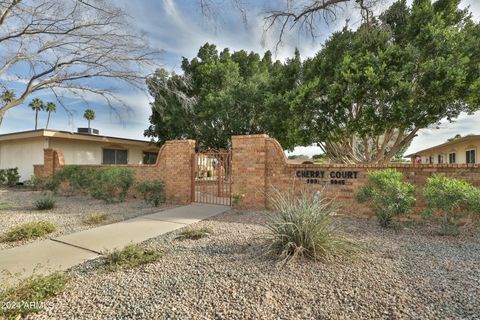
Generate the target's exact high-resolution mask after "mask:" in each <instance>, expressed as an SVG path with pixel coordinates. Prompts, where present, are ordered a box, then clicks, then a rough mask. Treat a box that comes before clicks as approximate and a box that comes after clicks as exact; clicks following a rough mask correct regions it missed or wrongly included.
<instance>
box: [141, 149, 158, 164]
mask: <svg viewBox="0 0 480 320" xmlns="http://www.w3.org/2000/svg"><path fill="white" fill-rule="evenodd" d="M157 155H158V152H148V151H144V152H143V164H155V163H157Z"/></svg>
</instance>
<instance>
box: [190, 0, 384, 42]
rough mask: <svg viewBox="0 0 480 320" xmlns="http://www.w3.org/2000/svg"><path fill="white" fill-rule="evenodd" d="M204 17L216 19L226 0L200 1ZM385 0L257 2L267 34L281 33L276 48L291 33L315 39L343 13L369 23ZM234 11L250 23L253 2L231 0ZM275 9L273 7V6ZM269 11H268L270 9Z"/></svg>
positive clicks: (250, 0)
mask: <svg viewBox="0 0 480 320" xmlns="http://www.w3.org/2000/svg"><path fill="white" fill-rule="evenodd" d="M197 1H198V3H199V6H200V9H201V11H202V13H203V15H204V16H205V17H207V18H213V19H215V18H216V17H217V16H219V15H220V14H218V13H217V11H218V10H219V9H220V8H222V7H225V6H226V3H225V1H224V0H197ZM381 1H382V0H283V1H273V2H271V1H263V2H262V1H255V6H257V7H258V6H261V3H263V4H264V7H265V8H266V9H264V11H263V18H264V22H265V24H264V29H265V32H278V38H277V43H276V47H277V48H278V46H279V44H280V43H281V42H282V40H283V37H284V35H285V33H286V32H287V31H291V30H292V29H298V30H304V31H306V32H307V33H309V34H310V35H311V36H312V37H315V36H316V35H317V30H316V29H317V26H318V25H319V23H320V22H327V23H330V22H333V21H335V20H336V18H337V15H338V14H339V12H341V11H343V10H345V9H353V10H355V11H357V12H359V14H360V15H361V17H362V20H363V22H366V23H368V22H369V21H370V20H371V18H372V17H373V10H374V8H375V6H376V5H377V3H379V2H381ZM229 4H230V5H231V7H232V8H234V9H237V10H238V11H239V12H240V14H241V16H242V18H243V20H244V21H245V22H247V13H248V11H249V8H251V7H252V5H253V4H254V1H253V0H230V2H229ZM272 6H273V7H272ZM267 8H268V9H267Z"/></svg>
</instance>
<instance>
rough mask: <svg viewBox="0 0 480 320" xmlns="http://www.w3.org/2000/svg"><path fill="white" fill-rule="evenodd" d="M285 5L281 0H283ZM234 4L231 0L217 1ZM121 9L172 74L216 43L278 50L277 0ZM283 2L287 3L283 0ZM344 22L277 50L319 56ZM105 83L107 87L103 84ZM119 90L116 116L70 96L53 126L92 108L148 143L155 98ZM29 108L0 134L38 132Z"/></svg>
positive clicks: (156, 3) (447, 128)
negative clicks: (271, 17)
mask: <svg viewBox="0 0 480 320" xmlns="http://www.w3.org/2000/svg"><path fill="white" fill-rule="evenodd" d="M278 1H280V0H278ZM216 2H220V3H227V4H228V3H229V1H228V0H222V1H218V0H217V1H216ZM115 3H116V4H117V5H119V6H121V7H123V8H124V9H125V10H126V12H127V13H128V14H129V15H130V16H131V18H132V25H133V26H134V27H135V28H138V29H139V30H140V31H143V32H146V34H147V37H148V38H149V40H150V42H151V44H152V45H153V46H154V47H156V48H158V49H162V50H163V54H162V61H161V63H162V65H161V67H164V68H166V69H168V70H171V71H173V70H175V71H179V70H180V62H181V57H182V56H185V57H187V58H189V59H191V58H193V57H194V56H195V55H196V53H197V51H198V48H199V47H200V46H201V45H203V44H204V43H205V42H210V43H214V44H216V45H217V47H218V48H221V49H222V48H224V47H229V48H231V49H232V50H240V49H244V50H248V51H251V50H252V51H256V52H264V51H266V50H269V49H270V50H272V51H273V50H274V47H275V43H276V39H277V38H276V34H275V33H272V32H269V33H264V32H263V20H262V12H263V11H264V10H266V9H268V8H269V7H273V6H274V5H275V1H274V0H272V1H271V2H270V4H269V2H268V1H266V2H261V1H253V0H250V1H249V3H263V4H262V5H261V6H260V5H257V7H250V11H249V12H248V15H247V23H244V22H243V20H242V16H241V15H240V12H239V11H238V10H237V9H236V8H234V7H232V6H228V5H227V6H224V7H223V8H222V9H218V10H216V11H214V12H213V15H215V19H208V18H205V17H204V16H203V15H202V13H201V12H200V8H199V6H198V1H195V0H137V1H129V0H117V1H116V2H115ZM282 3H283V1H282ZM389 3H391V1H388V0H386V1H385V2H384V4H383V6H384V7H385V6H388V4H389ZM462 5H463V6H465V5H470V6H471V10H472V12H473V13H474V16H475V18H476V19H478V18H479V17H480V1H479V0H464V1H463V2H462ZM345 18H350V23H349V25H350V26H355V25H356V24H358V21H359V18H358V17H357V16H352V14H351V10H350V9H349V8H345V9H344V10H343V12H342V14H341V15H340V16H339V17H338V18H337V22H335V23H331V24H330V25H325V24H324V25H321V26H319V29H318V37H317V38H315V39H312V38H309V37H306V36H305V35H304V34H303V33H299V32H292V33H289V34H288V36H287V37H286V38H285V41H284V43H283V45H282V46H281V47H280V48H279V49H278V51H277V52H276V57H277V58H278V59H280V60H283V59H285V58H286V57H288V56H291V55H292V54H293V51H294V49H295V47H298V48H299V49H300V52H301V54H302V56H303V57H309V56H312V55H314V54H315V53H316V52H317V51H318V50H319V49H320V47H321V44H322V43H323V41H324V40H325V39H326V38H327V37H328V36H329V34H330V33H331V32H332V31H334V30H337V29H338V28H341V27H342V26H343V25H344V23H345V22H344V21H345ZM102 85H105V84H104V83H102ZM110 86H111V87H114V88H116V91H117V92H118V94H117V95H118V96H119V97H120V98H122V99H123V101H124V102H125V103H126V104H127V105H128V106H129V109H128V110H126V109H124V108H123V107H121V106H119V107H118V108H117V112H113V111H112V110H110V109H109V108H108V106H106V105H105V104H104V103H103V101H102V100H101V99H99V98H98V97H95V96H93V95H88V96H86V97H85V99H84V100H86V102H85V101H82V100H79V99H78V98H76V97H69V98H67V102H68V103H67V108H68V109H69V112H70V114H69V113H67V112H66V111H65V110H63V109H62V108H61V107H60V106H59V105H57V109H58V111H57V113H56V114H53V115H52V118H51V120H50V125H49V127H50V128H51V129H57V130H67V131H75V130H76V128H77V127H81V126H86V124H87V123H86V120H84V119H83V117H82V116H83V110H84V109H85V108H92V109H94V110H95V112H96V114H97V118H96V119H95V120H94V121H93V124H92V126H93V127H95V128H98V129H100V133H101V134H104V135H112V136H119V137H126V138H134V139H145V138H144V137H143V131H144V130H145V129H146V128H147V127H148V125H149V122H148V117H149V115H150V106H149V101H150V100H151V98H150V97H149V96H148V95H147V94H146V93H145V92H141V91H138V90H134V89H131V88H127V87H124V86H121V85H118V84H117V83H111V84H110ZM34 97H40V98H42V99H43V100H44V101H50V100H51V101H54V97H52V96H51V95H50V94H49V93H48V92H40V93H38V94H37V95H36V96H31V97H30V98H34ZM30 100H31V99H28V101H27V103H26V104H25V105H22V106H20V107H17V108H14V109H13V110H10V111H8V112H7V114H6V117H5V119H4V121H3V123H2V125H1V126H0V133H6V132H12V131H21V130H32V129H33V128H34V112H33V111H32V110H31V109H30V108H29V107H28V102H30ZM46 118H47V114H46V113H45V112H42V113H41V114H40V120H39V127H40V128H41V127H44V126H45V123H46ZM479 123H480V112H477V113H476V114H475V115H473V116H467V115H462V116H460V117H459V119H458V120H457V121H456V122H455V123H447V122H442V124H441V125H440V129H435V128H434V127H432V128H427V129H424V130H421V132H420V133H419V135H418V137H416V138H415V139H414V141H413V143H412V145H411V147H410V148H409V150H408V152H414V151H416V150H420V149H423V148H427V147H430V146H433V145H435V144H438V143H441V142H444V141H445V140H446V139H447V138H449V137H451V136H453V135H455V134H457V133H460V134H468V133H477V134H480V128H479V126H478V124H479ZM318 152H319V151H318V149H317V148H314V147H306V148H301V147H300V148H297V149H296V150H295V153H297V154H309V155H312V154H315V153H318Z"/></svg>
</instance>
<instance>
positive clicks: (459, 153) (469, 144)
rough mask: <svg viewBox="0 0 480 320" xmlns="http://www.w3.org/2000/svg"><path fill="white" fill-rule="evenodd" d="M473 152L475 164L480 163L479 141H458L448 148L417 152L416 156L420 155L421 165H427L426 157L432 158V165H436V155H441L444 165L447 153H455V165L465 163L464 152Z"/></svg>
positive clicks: (446, 160) (446, 161)
mask: <svg viewBox="0 0 480 320" xmlns="http://www.w3.org/2000/svg"><path fill="white" fill-rule="evenodd" d="M471 149H474V150H475V155H476V159H475V160H476V162H477V163H478V162H480V161H479V160H480V159H479V154H478V152H479V151H480V139H472V140H469V141H460V142H458V143H453V144H450V145H448V146H444V147H439V148H434V149H432V150H429V151H425V152H419V153H417V154H419V155H421V157H422V163H428V157H429V156H432V157H433V163H438V155H439V154H443V156H444V163H448V155H449V153H452V152H455V153H456V163H459V164H462V163H466V155H465V153H466V151H467V150H471Z"/></svg>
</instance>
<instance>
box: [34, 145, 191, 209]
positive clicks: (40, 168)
mask: <svg viewBox="0 0 480 320" xmlns="http://www.w3.org/2000/svg"><path fill="white" fill-rule="evenodd" d="M194 153H195V141H194V140H173V141H167V142H166V143H165V144H164V145H163V146H162V148H161V149H160V150H159V152H158V157H157V163H156V164H152V165H141V164H140V165H82V167H96V168H104V167H111V166H115V167H125V168H128V169H130V170H131V171H132V172H133V174H134V176H135V180H136V181H151V180H158V179H161V180H163V181H164V183H165V192H166V194H167V197H168V198H169V201H170V202H172V203H178V204H187V203H190V202H191V181H192V174H191V167H192V163H191V162H192V155H193V154H194ZM64 165H68V163H67V164H65V163H64V160H63V154H62V152H61V150H54V149H45V150H44V164H43V165H34V174H35V175H38V176H42V177H47V176H50V175H52V174H53V173H54V172H55V171H56V170H59V169H61V168H62V167H63V166H64Z"/></svg>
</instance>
